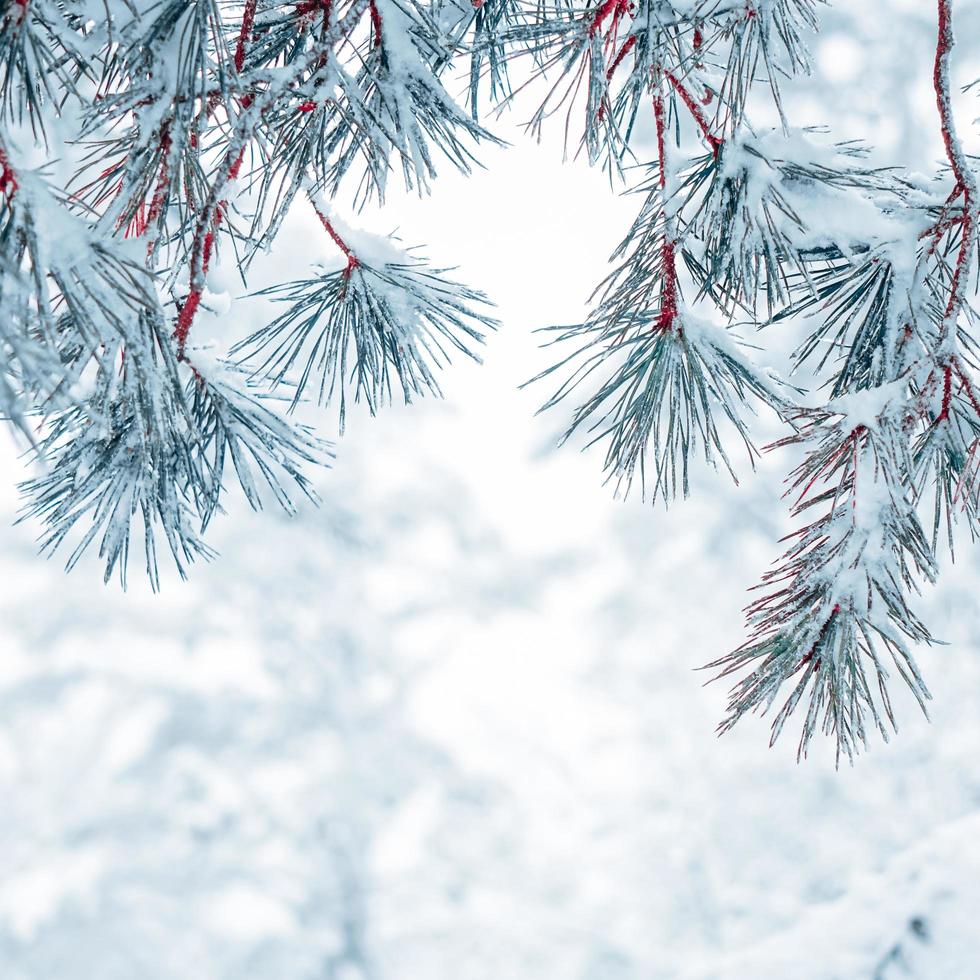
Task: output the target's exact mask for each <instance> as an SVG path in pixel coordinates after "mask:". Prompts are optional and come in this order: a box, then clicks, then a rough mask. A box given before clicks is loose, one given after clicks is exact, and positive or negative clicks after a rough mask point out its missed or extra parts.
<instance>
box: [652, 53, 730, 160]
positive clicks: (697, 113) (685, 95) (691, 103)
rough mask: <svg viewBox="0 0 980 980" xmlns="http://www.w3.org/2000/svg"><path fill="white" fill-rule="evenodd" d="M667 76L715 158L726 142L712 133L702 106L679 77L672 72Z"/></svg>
mask: <svg viewBox="0 0 980 980" xmlns="http://www.w3.org/2000/svg"><path fill="white" fill-rule="evenodd" d="M666 75H667V78H668V80H669V81H670V84H671V85H673V86H674V88H675V89H676V90H677V94H678V95H679V96H680V97H681V101H682V102H683V103H684V105H685V106H687V111H688V112H690V114H691V116H692V117H693V119H694V121H695V122H696V123H697V124H698V129H700V130H701V135H702V136H703V137H704V138H705V140H706V141H707V143H708V145H709V146H710V147H711V152H712V153H713V154H714V155H715V156H718V151H719V150H720V149H721V148H722V146H723V144H724V142H725V141H724V140H723V139H722V138H721V137H720V136H715V134H714V133H713V132H712V131H711V127H710V126H709V125H708V120H707V119H706V118H705V115H704V112H703V110H702V109H701V106H699V105H698V103H697V102H696V101H695V100H694V97H693V96H692V95H691V93H690V92H688V90H687V89H686V88H684V86H683V85H682V84H681V82H680V80H679V79H678V78H677V76H676V75H675V74H674V73H673V72H672V71H669V72H667V73H666Z"/></svg>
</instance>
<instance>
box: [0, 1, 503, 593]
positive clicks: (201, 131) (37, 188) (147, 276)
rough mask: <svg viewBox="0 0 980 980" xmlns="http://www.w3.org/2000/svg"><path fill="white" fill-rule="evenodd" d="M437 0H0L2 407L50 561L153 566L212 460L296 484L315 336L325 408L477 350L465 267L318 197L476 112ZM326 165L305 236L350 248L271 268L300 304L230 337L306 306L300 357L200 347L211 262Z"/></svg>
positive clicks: (274, 222)
mask: <svg viewBox="0 0 980 980" xmlns="http://www.w3.org/2000/svg"><path fill="white" fill-rule="evenodd" d="M444 20H445V17H444V11H443V10H442V8H441V7H440V6H429V5H428V4H424V3H415V2H412V0H346V2H345V0H341V2H335V0H306V2H302V3H284V2H279V0H243V2H235V0H136V2H133V3H126V4H117V5H110V6H106V5H104V4H102V3H101V2H99V0H75V2H67V3H63V2H61V0H18V2H17V3H12V4H8V5H7V6H6V9H5V11H4V13H3V19H2V23H0V79H2V85H3V91H2V95H3V113H2V115H0V165H2V179H0V247H2V251H0V300H2V304H3V312H4V317H3V319H2V326H0V346H2V349H3V354H4V369H3V373H2V375H0V411H2V412H3V415H4V416H5V417H6V418H8V419H9V420H10V421H11V422H12V423H13V424H15V425H16V426H17V427H18V428H19V429H20V431H21V433H22V434H23V435H24V436H26V437H27V439H28V440H29V441H30V443H31V445H32V446H33V448H34V452H35V454H36V456H37V466H38V473H37V475H36V476H34V477H33V478H31V479H29V480H27V481H26V482H25V483H24V485H23V492H24V495H25V516H30V517H34V518H37V519H39V520H40V521H41V522H42V525H43V527H44V531H43V535H42V547H43V548H44V549H45V550H46V551H54V550H58V549H62V548H66V549H67V554H68V565H69V567H71V566H73V565H75V564H76V563H77V561H78V559H79V558H80V557H81V555H82V554H83V553H84V552H86V551H87V550H88V549H89V547H90V546H91V547H97V549H98V551H99V554H100V556H101V558H102V559H103V560H104V563H105V573H106V577H107V578H108V577H109V575H111V574H112V573H113V572H118V573H119V576H120V579H121V580H122V581H123V582H124V583H125V581H126V567H127V562H128V557H129V551H130V547H131V546H135V547H137V548H140V549H141V550H142V551H143V552H144V557H145V565H146V569H147V573H148V575H149V578H150V581H151V583H152V584H153V586H154V587H155V588H156V587H158V585H159V570H158V556H159V555H160V553H161V545H160V540H161V539H162V540H164V541H165V542H166V544H165V546H163V548H162V550H163V551H169V552H170V553H171V555H172V556H173V559H174V562H175V564H176V567H177V569H178V570H179V572H180V573H181V574H184V573H185V571H186V567H187V565H188V564H189V563H190V562H191V561H192V560H194V559H195V558H196V557H200V556H207V555H210V554H211V552H210V549H209V548H208V547H207V545H206V544H205V543H204V541H203V538H202V535H203V534H204V532H205V531H206V529H207V526H208V524H209V523H210V521H211V519H212V517H213V515H214V514H215V513H216V512H218V511H219V510H221V509H222V500H223V498H224V495H225V493H226V490H227V489H228V485H229V477H230V476H232V475H234V478H235V482H237V483H238V484H239V485H240V487H241V489H242V491H243V495H244V497H245V499H246V500H247V501H248V502H249V503H250V504H251V505H252V506H253V507H259V506H261V504H262V501H263V499H266V498H268V499H270V500H274V501H275V502H277V503H278V504H280V505H281V506H283V507H285V508H287V509H291V508H292V507H293V501H294V499H295V495H296V493H299V494H301V495H304V496H307V497H312V496H315V495H314V493H313V490H312V484H311V482H310V475H309V470H310V467H313V466H317V465H320V464H324V463H326V462H327V461H328V460H329V457H330V449H329V445H328V444H327V443H325V442H324V441H323V440H321V439H319V438H318V437H317V436H316V435H315V434H314V433H313V432H312V431H311V430H310V429H308V428H307V427H306V426H303V425H299V424H297V423H295V422H294V421H292V420H291V419H290V418H289V417H288V413H289V411H290V410H291V409H293V408H295V407H296V406H297V404H298V403H299V401H300V400H302V399H303V398H304V396H305V394H306V391H305V389H306V386H307V385H306V382H307V379H308V375H309V372H310V370H311V368H313V366H314V361H315V370H316V372H317V375H318V380H319V381H320V382H321V385H320V395H321V397H320V398H319V399H318V400H319V401H321V402H324V403H325V402H326V401H328V400H330V399H331V398H333V397H334V396H335V397H336V400H337V401H338V402H339V414H340V418H341V423H342V422H343V418H344V414H345V403H344V395H345V391H346V389H347V387H348V385H349V384H351V383H352V382H353V384H354V387H355V391H356V394H357V396H359V397H364V398H366V400H367V401H368V403H369V404H370V406H371V408H372V410H373V409H374V408H376V407H377V406H379V405H381V404H382V403H384V402H385V401H387V400H389V398H390V396H391V389H392V388H396V389H397V390H399V391H400V392H402V393H403V394H404V396H405V398H406V399H408V398H409V397H410V396H412V395H416V394H421V393H425V392H436V393H437V392H438V381H437V378H436V372H437V371H438V370H439V369H440V368H442V367H444V366H445V364H446V363H447V362H448V361H449V359H450V352H451V351H455V352H463V353H466V354H468V355H470V356H475V352H474V350H473V346H472V345H475V344H478V343H480V342H481V341H482V340H483V332H482V330H481V328H492V327H493V326H494V321H493V320H492V319H490V318H489V317H488V316H487V315H486V312H485V304H486V300H485V298H484V297H483V294H482V293H479V292H478V291H475V290H471V289H469V288H467V287H464V286H461V285H458V284H456V283H455V282H453V281H452V280H451V279H449V278H447V277H446V276H445V275H444V273H443V271H442V270H439V269H434V268H431V267H430V266H428V265H427V264H426V263H424V262H423V261H422V260H421V259H420V258H418V257H417V256H416V255H415V254H414V253H405V252H401V251H398V250H396V248H395V247H394V246H393V245H392V244H391V243H389V242H387V241H383V240H379V241H374V240H372V239H371V238H370V236H364V235H363V234H358V233H355V232H350V233H349V234H348V233H347V232H346V231H345V235H347V237H348V238H349V239H350V241H351V242H353V243H355V244H356V245H357V248H358V253H357V256H356V257H355V254H354V253H353V252H352V251H351V250H350V249H349V247H348V246H347V245H346V244H345V242H344V240H342V239H341V238H340V237H339V236H338V234H337V232H336V228H337V227H341V226H342V222H341V221H340V220H339V219H333V221H332V222H331V221H330V220H327V219H326V217H325V215H326V213H327V211H328V210H329V211H330V213H331V214H333V213H334V212H335V211H337V210H339V209H341V208H343V206H344V202H345V201H346V203H347V205H348V206H351V205H356V204H357V203H358V201H359V200H361V199H363V198H364V197H365V196H370V195H375V196H378V197H380V196H382V195H383V193H384V190H385V187H386V185H387V182H388V178H389V175H390V171H392V170H394V169H397V170H400V171H401V174H402V176H403V178H404V181H405V183H406V185H408V186H409V187H416V188H418V189H420V190H427V189H428V187H429V185H430V182H431V179H432V178H433V177H434V176H435V174H436V170H437V166H438V165H439V164H440V163H441V162H443V161H448V162H449V163H451V164H452V165H454V166H456V167H459V168H461V169H463V170H466V169H468V167H469V166H470V164H471V162H472V161H473V159H474V157H473V149H474V147H475V145H476V142H477V141H478V140H479V139H481V138H489V134H487V133H486V132H485V131H484V130H483V129H482V128H481V127H480V125H479V124H478V123H477V122H476V121H475V119H474V118H473V117H472V116H471V115H470V114H469V113H468V112H467V111H466V110H465V108H463V107H462V106H460V105H458V104H457V103H456V101H455V100H454V98H453V97H452V96H451V95H450V93H449V91H448V90H447V89H446V88H445V87H444V85H443V82H442V80H441V76H442V75H444V74H445V73H446V71H447V70H449V69H450V68H451V67H452V65H453V63H454V59H455V58H456V56H457V55H460V54H465V52H464V50H463V47H464V38H463V37H462V36H459V37H457V39H456V40H455V41H453V42H451V43H449V42H447V37H446V35H444V33H443V26H442V24H443V21H444ZM464 33H465V30H464ZM447 44H448V46H447ZM38 135H41V136H43V137H44V138H45V139H46V140H47V144H46V145H43V146H36V143H37V139H36V137H37V136H38ZM56 160H57V161H58V163H57V164H55V162H54V161H56ZM72 167H74V170H73V171H72V169H71V168H72ZM66 173H67V174H68V177H67V179H65V177H64V176H63V175H64V174H66ZM55 174H57V175H58V178H59V179H61V180H63V184H61V185H59V184H58V182H57V180H56V178H55ZM322 191H325V192H327V193H328V194H329V195H330V197H331V200H330V202H329V204H326V203H325V204H324V205H323V209H322V211H321V212H320V213H321V214H322V215H323V216H324V233H323V240H322V254H323V256H324V257H325V258H326V257H328V256H329V255H330V254H331V252H332V251H333V250H335V249H336V248H337V247H338V246H339V247H340V248H341V249H342V250H343V252H344V253H345V258H346V260H347V261H346V265H345V266H344V267H343V268H341V269H340V270H339V271H338V272H336V273H327V274H326V277H325V278H324V279H322V280H320V281H317V280H311V281H310V283H309V284H308V288H307V289H306V290H305V291H304V290H303V289H300V287H299V286H298V285H297V284H293V285H292V286H285V287H277V288H276V289H273V290H272V292H279V293H280V294H281V293H283V292H286V293H296V294H297V296H296V299H297V305H294V307H293V308H292V309H291V311H290V312H289V313H287V314H285V315H284V316H283V317H280V318H279V319H278V320H277V321H276V322H275V323H273V324H272V325H270V327H268V328H267V329H266V330H265V331H261V330H260V331H259V332H258V333H257V334H256V335H255V336H254V337H253V338H251V340H253V341H258V339H259V338H265V339H266V340H270V341H271V338H274V337H276V336H277V335H278V334H279V332H280V331H281V330H283V329H284V328H285V327H286V325H288V324H289V323H290V322H292V319H295V318H296V317H299V316H302V317H303V322H304V324H305V328H306V329H307V330H308V331H309V333H310V336H318V337H320V338H321V339H323V338H326V346H323V345H318V346H317V347H316V350H315V352H314V353H312V354H310V358H311V360H310V362H309V363H307V364H305V365H304V364H303V363H302V362H301V360H300V359H299V355H300V351H299V350H298V349H297V350H290V353H289V357H288V358H287V361H288V363H283V362H281V361H276V362H275V363H274V364H273V365H270V364H264V365H263V363H262V362H261V361H259V362H258V363H255V362H252V363H250V364H249V365H248V366H247V367H246V366H242V365H238V364H234V363H231V362H228V361H227V360H226V358H224V357H222V356H221V355H222V352H221V351H218V352H217V356H216V355H215V353H214V352H213V351H212V350H211V345H210V344H209V343H201V342H200V340H199V338H198V337H197V334H196V330H197V328H198V321H199V319H200V317H201V315H202V311H203V310H210V311H212V312H218V313H219V314H220V310H218V309H216V308H215V307H214V304H213V298H212V293H211V292H210V290H209V279H210V274H211V272H212V267H214V266H215V265H216V264H217V262H218V261H219V259H222V260H223V259H225V258H226V257H228V258H231V257H233V258H234V259H235V261H236V263H237V265H238V266H239V270H240V273H241V275H242V277H243V278H244V277H246V276H247V270H248V265H249V262H250V261H251V260H252V258H253V257H254V256H255V254H256V253H257V252H258V251H259V250H261V249H264V248H269V247H271V246H272V245H273V243H274V240H275V237H276V234H277V232H278V231H279V229H280V228H281V226H282V223H283V221H284V220H285V217H286V215H287V213H288V212H289V211H290V210H291V209H292V208H293V207H309V200H308V198H315V197H316V195H318V194H319V193H320V192H322ZM379 242H380V244H379ZM366 243H373V244H371V245H370V247H369V245H368V244H366ZM475 310H479V312H475ZM239 339H240V340H241V344H240V345H239V346H244V347H248V346H249V339H248V338H244V337H243V338H239ZM302 343H303V338H300V340H299V343H298V344H297V348H298V347H302ZM304 367H305V370H304ZM273 389H280V390H279V391H274V390H273ZM283 392H288V394H287V395H285V396H284V395H283ZM263 488H264V492H263Z"/></svg>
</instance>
